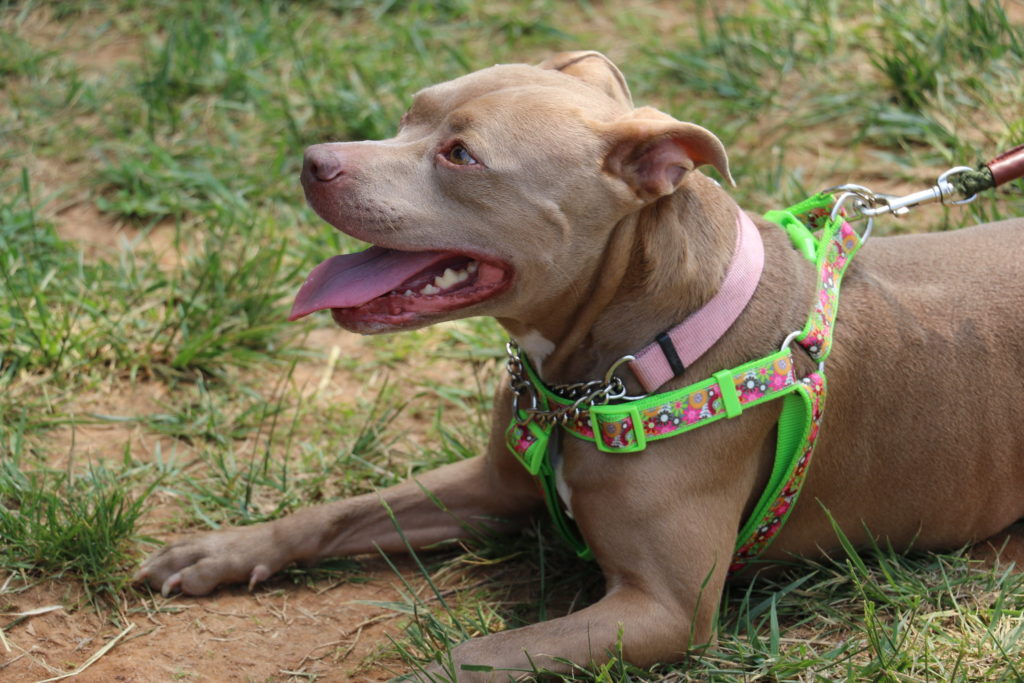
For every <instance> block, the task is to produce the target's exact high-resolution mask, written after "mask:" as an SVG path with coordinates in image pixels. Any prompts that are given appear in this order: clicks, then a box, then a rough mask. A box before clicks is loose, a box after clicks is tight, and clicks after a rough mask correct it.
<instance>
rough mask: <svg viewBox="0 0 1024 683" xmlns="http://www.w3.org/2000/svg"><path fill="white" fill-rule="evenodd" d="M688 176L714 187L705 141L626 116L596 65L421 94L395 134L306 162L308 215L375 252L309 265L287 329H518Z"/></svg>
mask: <svg viewBox="0 0 1024 683" xmlns="http://www.w3.org/2000/svg"><path fill="white" fill-rule="evenodd" d="M701 164H712V165H714V166H715V167H716V168H717V169H718V170H719V172H720V173H721V174H722V175H723V176H724V177H725V178H729V170H728V161H727V158H726V154H725V150H724V148H723V146H722V144H721V143H720V142H719V141H718V139H717V138H716V137H715V136H714V135H712V134H711V133H710V132H708V131H706V130H704V129H703V128H701V127H699V126H696V125H694V124H691V123H684V122H680V121H676V120H675V119H673V118H672V117H670V116H667V115H665V114H662V113H661V112H658V111H656V110H653V109H648V108H641V109H634V107H633V104H632V100H631V97H630V93H629V89H628V87H627V86H626V82H625V79H624V78H623V77H622V74H621V72H620V71H619V70H618V68H616V67H615V65H614V64H612V62H611V61H609V60H608V59H607V58H606V57H604V56H603V55H601V54H599V53H597V52H574V53H564V54H559V55H556V56H554V57H552V58H551V59H548V60H547V61H545V62H543V63H542V64H540V65H538V66H527V65H521V64H512V65H497V66H493V67H491V68H488V69H483V70H481V71H477V72H474V73H471V74H469V75H467V76H463V77H461V78H458V79H456V80H453V81H449V82H447V83H441V84H439V85H435V86H432V87H430V88H426V89H425V90H422V91H420V92H419V93H417V94H416V96H415V97H414V99H413V103H412V106H411V107H410V109H409V110H408V112H406V114H405V115H404V116H403V117H402V121H401V124H400V126H399V130H398V134H397V135H396V136H395V137H393V138H391V139H388V140H382V141H377V142H346V143H327V144H321V145H314V146H312V147H310V148H309V149H307V150H306V157H305V163H304V166H303V170H302V184H303V188H304V189H305V192H306V198H307V200H308V201H309V203H310V205H311V206H312V207H313V208H314V209H315V210H316V212H317V213H318V214H319V215H320V216H321V217H323V218H324V219H325V220H326V221H327V222H328V223H330V224H331V225H333V226H335V227H336V228H338V229H340V230H342V231H344V232H346V233H348V234H350V235H352V236H354V237H357V238H359V239H361V240H364V241H367V242H370V243H371V244H373V245H374V246H373V247H372V248H371V249H369V250H367V251H364V252H361V253H358V254H350V255H345V256H335V257H333V258H330V259H328V260H327V261H325V262H323V263H321V264H320V265H319V266H317V267H316V269H314V270H313V272H312V273H311V274H310V276H309V278H308V279H307V281H306V283H305V284H304V285H303V287H302V289H301V290H300V292H299V294H298V296H297V297H296V300H295V304H294V307H293V309H292V315H291V317H292V319H296V318H300V317H302V316H305V315H308V314H309V313H311V312H313V311H316V310H321V309H328V308H329V309H331V310H332V313H333V315H334V318H335V320H336V321H337V322H338V323H339V324H341V325H342V326H343V327H346V328H349V329H351V330H354V331H358V332H364V333H367V332H380V331H387V330H392V329H408V328H414V327H420V326H423V325H428V324H432V323H435V322H439V321H441V320H449V319H454V318H462V317H468V316H474V315H492V316H496V317H508V318H513V319H519V320H529V315H530V314H531V310H540V306H539V305H541V304H544V303H549V302H551V301H552V300H554V299H556V298H557V297H559V296H562V295H564V293H565V292H567V291H572V290H573V289H574V288H576V289H578V288H579V287H580V286H581V285H584V286H585V283H587V282H589V281H590V278H591V277H592V275H593V272H594V269H595V268H597V267H598V265H599V263H600V256H601V254H602V252H603V251H604V249H605V246H606V243H607V240H608V236H609V234H610V232H611V230H612V229H613V227H614V226H615V225H616V224H617V223H618V222H619V221H620V220H621V219H622V218H623V217H625V216H626V215H628V214H630V213H632V212H636V211H638V210H640V209H642V208H644V207H645V206H647V205H649V204H652V203H653V202H655V201H657V200H658V199H660V198H662V197H664V196H666V195H669V194H672V193H673V192H675V191H676V189H677V188H678V187H679V186H680V185H681V184H682V183H683V182H684V181H685V179H686V176H687V174H688V173H689V172H690V171H691V170H693V169H694V168H695V167H696V166H699V165H701Z"/></svg>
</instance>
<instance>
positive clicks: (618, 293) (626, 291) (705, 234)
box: [500, 173, 738, 382]
mask: <svg viewBox="0 0 1024 683" xmlns="http://www.w3.org/2000/svg"><path fill="white" fill-rule="evenodd" d="M737 210H738V209H737V207H736V204H735V203H734V202H733V200H732V199H731V198H730V197H729V196H728V195H727V194H726V193H725V192H724V191H723V190H722V189H721V188H720V187H718V185H717V184H716V183H714V182H713V181H712V180H710V179H708V178H706V177H705V176H703V175H701V174H699V173H693V174H692V176H691V177H688V178H687V180H686V181H685V182H684V183H683V185H682V186H681V187H680V188H679V190H677V191H676V192H675V193H673V194H672V195H670V196H668V197H665V198H663V199H661V200H659V201H657V202H655V203H653V204H651V205H649V206H647V207H645V208H644V209H642V210H641V211H639V212H636V213H634V214H630V215H628V216H626V217H625V218H623V219H622V220H621V221H619V223H618V224H617V225H616V226H615V227H614V229H613V230H612V231H611V232H610V233H609V236H608V239H607V242H606V245H605V247H606V248H605V249H604V256H603V259H602V261H601V262H600V263H599V264H598V266H597V268H596V269H595V270H594V272H593V273H592V275H591V278H590V281H589V283H588V286H586V287H582V288H579V289H578V290H577V291H575V292H566V293H564V294H562V295H561V296H560V297H559V298H558V301H557V302H556V304H555V305H556V306H557V309H555V310H543V311H538V313H540V315H538V316H537V317H536V319H535V320H533V321H530V322H528V323H526V324H523V323H520V322H518V321H510V320H500V322H501V323H502V324H503V325H504V326H505V327H506V329H508V330H509V332H510V333H511V334H512V336H513V337H515V338H516V339H517V340H518V341H519V342H520V343H521V344H523V345H524V347H525V349H526V351H527V353H528V354H531V357H532V359H533V360H534V363H535V365H539V366H540V367H541V374H542V376H543V377H544V379H545V380H546V381H549V382H575V381H582V380H589V379H595V378H599V377H601V376H603V374H604V372H605V370H606V369H607V367H608V366H609V365H610V364H611V363H612V362H613V361H614V360H615V359H617V358H619V357H621V356H623V355H625V354H629V353H635V352H637V351H639V347H640V346H643V345H644V344H646V343H647V342H649V341H651V340H653V339H654V338H655V336H657V335H658V334H659V333H661V332H664V331H665V329H667V328H669V327H672V326H673V325H675V324H677V323H679V322H680V321H682V320H683V319H685V318H686V317H687V316H688V315H690V314H691V313H693V312H694V311H696V310H698V309H700V308H701V307H702V306H704V305H705V304H706V303H707V302H708V301H710V300H711V298H712V297H713V296H714V295H715V293H716V292H717V291H718V288H719V287H720V285H721V283H722V280H723V278H724V277H725V273H726V271H727V269H728V267H729V262H730V258H731V255H732V251H733V245H734V243H735V240H736V229H737V228H736V212H737ZM545 352H546V353H545ZM538 353H539V354H540V356H543V357H536V356H537V355H538Z"/></svg>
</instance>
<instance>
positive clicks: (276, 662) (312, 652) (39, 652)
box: [0, 560, 417, 683]
mask: <svg viewBox="0 0 1024 683" xmlns="http://www.w3.org/2000/svg"><path fill="white" fill-rule="evenodd" d="M400 568H401V569H402V571H403V573H404V574H405V575H406V577H407V579H408V580H409V581H411V582H412V583H413V584H416V582H417V580H416V577H415V576H414V570H413V568H412V566H411V563H410V562H409V561H403V562H402V563H401V564H400ZM397 584H398V578H397V577H396V576H395V574H394V573H393V572H392V571H391V569H390V568H388V567H387V566H386V565H385V563H384V562H383V561H382V560H369V561H367V562H366V563H365V564H364V571H363V572H360V574H359V575H357V576H353V577H352V580H347V581H346V580H341V581H335V582H328V581H323V582H319V583H318V584H317V585H315V586H312V587H309V586H296V585H294V584H293V583H292V582H290V581H288V580H287V579H286V578H285V579H277V580H272V581H271V582H269V583H268V584H267V585H266V586H264V587H260V588H258V589H257V590H255V591H254V592H253V593H251V594H250V593H249V592H248V591H246V590H245V589H244V588H235V589H227V590H221V591H219V592H217V593H216V594H214V595H213V596H210V597H207V598H180V597H179V598H172V599H170V600H163V599H162V598H160V597H159V596H156V598H155V600H154V603H153V604H150V605H147V606H146V608H145V609H130V610H129V611H128V614H127V615H126V617H127V623H128V624H131V625H132V626H131V630H130V631H128V633H127V634H126V635H125V636H124V637H123V638H122V639H121V640H120V641H119V642H118V643H117V644H116V646H115V647H114V648H113V649H111V650H109V651H108V652H107V653H106V654H104V655H103V656H101V657H100V658H99V659H98V660H97V661H96V662H95V663H94V664H92V665H91V666H90V667H89V668H87V669H86V670H85V671H84V672H83V673H80V674H78V675H77V676H74V677H73V678H72V680H75V681H81V682H82V683H93V682H95V683H99V682H101V681H104V682H105V681H125V682H129V681H138V682H148V681H181V680H185V681H291V680H296V681H298V680H302V681H308V680H318V681H386V680H388V679H389V678H391V677H393V676H395V675H397V674H399V673H402V672H403V669H404V667H403V666H402V664H401V662H400V661H397V660H395V659H393V658H388V657H386V656H385V657H383V658H381V655H380V652H379V650H380V648H381V645H382V643H383V644H386V643H387V640H386V634H387V633H388V632H393V631H395V630H396V629H397V628H398V624H399V623H400V619H401V617H402V615H399V614H397V613H395V612H393V611H390V610H388V609H385V608H381V607H376V606H372V605H366V604H360V602H359V601H367V600H371V601H393V600H396V599H397V598H398V593H397V588H396V585H397ZM74 597H75V596H73V595H71V594H70V590H69V589H66V588H64V587H62V586H60V585H59V584H55V583H47V584H43V585H40V586H36V587H34V588H31V589H29V590H27V591H25V592H22V593H16V594H8V595H5V596H4V603H3V604H0V623H4V624H6V623H8V622H9V621H11V620H12V619H13V618H15V617H14V615H17V614H18V613H22V612H26V611H30V610H33V609H38V608H40V607H44V606H49V605H59V604H67V603H68V602H69V601H71V602H73V601H74ZM125 628H127V626H120V627H119V626H116V625H114V624H112V623H111V622H110V621H107V620H104V619H103V618H101V617H100V616H98V615H97V614H96V613H95V612H93V611H92V610H90V609H88V608H83V609H79V610H74V611H66V610H64V609H60V610H57V611H53V612H49V613H46V614H43V615H39V616H33V617H29V618H26V619H25V620H24V621H22V622H21V623H19V624H17V625H16V626H14V627H12V628H10V629H9V630H8V631H7V633H6V636H5V638H6V641H7V642H6V643H0V679H2V680H4V681H10V682H11V683H16V682H17V683H20V682H22V681H26V682H27V681H43V680H46V679H49V678H52V677H55V676H59V675H61V674H66V673H69V672H73V671H75V670H76V669H77V668H78V667H79V666H81V665H82V664H83V663H84V662H86V661H87V660H88V659H89V658H90V657H91V656H92V655H93V654H94V653H95V652H97V651H98V650H100V649H101V648H103V647H104V646H105V645H106V644H108V643H109V642H110V640H111V639H113V638H115V637H116V636H118V634H119V633H121V632H122V631H124V630H125ZM5 646H6V647H5Z"/></svg>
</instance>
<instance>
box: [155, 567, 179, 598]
mask: <svg viewBox="0 0 1024 683" xmlns="http://www.w3.org/2000/svg"><path fill="white" fill-rule="evenodd" d="M180 592H181V572H174V573H173V574H171V575H170V576H168V577H167V580H166V581H164V585H163V586H161V587H160V595H162V596H164V597H165V598H169V597H170V596H171V593H180Z"/></svg>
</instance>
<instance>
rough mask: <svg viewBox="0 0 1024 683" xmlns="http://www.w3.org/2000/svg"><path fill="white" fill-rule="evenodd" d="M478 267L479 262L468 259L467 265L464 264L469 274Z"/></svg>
mask: <svg viewBox="0 0 1024 683" xmlns="http://www.w3.org/2000/svg"><path fill="white" fill-rule="evenodd" d="M479 267H480V264H479V263H477V262H476V261H470V262H469V265H468V266H466V272H467V273H468V274H470V275H472V274H473V273H475V272H476V269H477V268H479Z"/></svg>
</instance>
